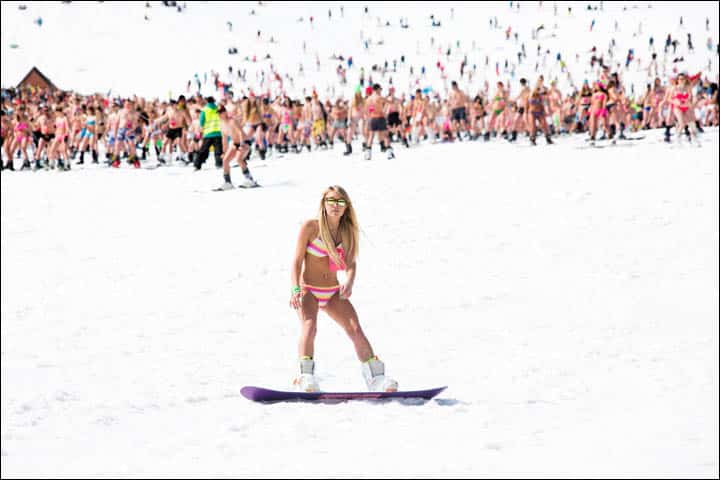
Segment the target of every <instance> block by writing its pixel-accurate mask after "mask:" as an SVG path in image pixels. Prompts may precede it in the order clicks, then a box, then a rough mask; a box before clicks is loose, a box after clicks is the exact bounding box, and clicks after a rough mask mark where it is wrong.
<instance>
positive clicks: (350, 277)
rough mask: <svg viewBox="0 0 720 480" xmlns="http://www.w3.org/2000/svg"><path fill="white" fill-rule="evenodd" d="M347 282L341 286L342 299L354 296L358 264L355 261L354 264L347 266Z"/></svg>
mask: <svg viewBox="0 0 720 480" xmlns="http://www.w3.org/2000/svg"><path fill="white" fill-rule="evenodd" d="M345 271H346V272H347V280H346V281H345V283H344V284H342V285H340V292H339V294H340V298H350V295H352V289H353V284H354V283H355V274H356V273H357V263H356V262H355V260H353V262H352V264H348V265H346V268H345Z"/></svg>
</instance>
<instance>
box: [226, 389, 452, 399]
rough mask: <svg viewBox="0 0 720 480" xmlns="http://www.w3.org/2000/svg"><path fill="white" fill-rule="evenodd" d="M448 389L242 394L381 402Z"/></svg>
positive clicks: (247, 391)
mask: <svg viewBox="0 0 720 480" xmlns="http://www.w3.org/2000/svg"><path fill="white" fill-rule="evenodd" d="M446 388H447V387H439V388H431V389H429V390H413V391H399V392H290V391H279V390H270V389H269V388H262V387H250V386H247V387H243V388H242V389H241V390H240V393H241V394H242V396H243V397H245V398H247V399H248V400H252V401H255V402H283V401H292V400H296V401H301V400H379V399H385V398H390V399H392V398H405V399H408V398H420V399H425V400H430V399H431V398H433V397H435V396H436V395H438V394H440V393H441V392H442V391H443V390H445V389H446Z"/></svg>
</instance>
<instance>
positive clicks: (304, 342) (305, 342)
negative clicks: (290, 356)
mask: <svg viewBox="0 0 720 480" xmlns="http://www.w3.org/2000/svg"><path fill="white" fill-rule="evenodd" d="M317 316H318V302H317V300H316V299H315V297H314V296H313V294H312V293H310V292H305V294H304V295H303V297H302V302H301V303H300V308H298V318H299V319H300V341H299V344H298V357H299V358H302V357H305V356H308V357H312V356H313V354H314V353H315V334H316V333H317Z"/></svg>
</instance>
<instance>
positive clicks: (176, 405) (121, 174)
mask: <svg viewBox="0 0 720 480" xmlns="http://www.w3.org/2000/svg"><path fill="white" fill-rule="evenodd" d="M656 133H659V132H652V133H651V137H652V138H648V139H646V140H645V141H643V142H633V144H632V146H627V145H625V146H618V147H615V149H614V150H609V149H602V150H578V149H577V148H578V147H579V146H581V145H583V144H584V142H583V141H582V139H581V138H579V137H578V138H573V139H568V138H560V139H559V140H558V144H557V145H556V146H553V147H538V148H537V149H534V150H531V149H529V147H525V146H510V145H508V144H506V143H504V142H497V143H490V144H482V143H480V144H479V143H471V144H468V143H463V144H456V145H441V144H438V145H427V146H424V147H422V148H413V149H411V150H404V149H399V150H398V152H397V153H398V155H397V159H396V160H394V161H388V160H386V159H384V158H383V157H381V156H380V155H376V158H375V159H374V160H373V161H370V162H364V161H362V160H360V158H359V155H355V156H353V157H350V158H346V157H340V156H339V152H337V151H329V152H314V153H313V154H311V155H309V156H308V155H304V156H302V157H295V156H289V157H285V158H272V159H270V160H268V161H267V162H266V163H264V164H259V163H258V161H254V162H251V164H250V166H251V169H252V170H253V173H254V175H255V176H256V178H258V180H259V181H260V183H262V184H263V185H265V187H264V188H260V189H254V190H235V191H231V192H223V193H215V192H211V191H210V190H211V187H213V186H215V185H217V184H218V183H219V181H220V175H219V173H218V172H217V171H215V170H214V169H212V170H203V171H201V172H199V173H192V172H190V171H187V170H185V169H183V168H180V167H177V168H175V167H171V168H166V169H157V170H139V171H136V170H134V169H130V168H126V167H125V166H124V165H123V168H121V169H120V170H114V169H102V168H97V169H96V168H92V167H90V166H88V167H86V168H85V169H84V170H83V169H80V168H79V167H78V168H75V169H74V170H73V171H72V172H69V173H64V174H59V173H57V172H38V173H10V174H8V173H7V172H3V174H2V176H1V177H0V186H1V187H2V188H1V189H0V190H1V194H2V203H1V205H2V207H1V213H2V215H1V218H2V225H1V226H2V237H1V241H2V250H1V253H2V259H1V260H2V278H1V280H2V285H3V287H2V305H1V306H2V309H1V311H2V314H1V315H2V317H1V319H2V351H1V359H2V367H1V368H2V370H1V372H2V376H1V378H2V410H1V413H2V437H1V439H2V457H1V460H2V476H3V477H4V478H5V477H7V478H11V477H31V478H38V477H47V476H53V477H60V478H70V477H73V478H75V477H116V476H117V477H123V478H146V477H147V478H155V477H199V476H201V477H205V476H208V477H230V476H232V477H251V476H260V477H267V478H270V477H276V476H280V477H285V476H288V477H326V476H327V477H350V476H353V477H407V476H410V477H444V478H453V477H508V476H533V477H561V478H576V477H588V476H603V477H604V476H608V477H615V478H627V477H630V478H633V477H643V478H646V477H654V478H658V477H682V478H693V477H694V478H700V477H702V478H707V477H713V476H715V477H716V476H717V475H718V409H717V405H718V400H719V399H718V361H717V360H718V298H719V292H720V291H719V288H718V273H719V272H718V260H719V259H718V247H719V235H718V213H719V212H718V162H717V158H718V143H719V142H718V130H717V129H709V130H708V131H707V133H705V134H704V146H703V148H702V149H696V148H694V147H685V148H666V147H665V146H664V145H662V144H661V143H660V142H659V137H658V136H657V135H656ZM531 152H532V154H531ZM233 174H234V176H235V177H237V175H238V173H237V170H233ZM330 184H341V185H343V186H345V187H346V188H347V189H348V191H349V193H350V195H351V198H352V200H353V202H354V203H355V205H356V208H357V212H358V217H359V221H360V224H361V227H362V230H363V235H362V244H361V249H362V250H361V257H360V259H359V264H358V268H359V270H358V271H359V273H358V277H357V282H356V285H355V289H354V294H353V302H354V304H355V305H356V307H357V310H358V312H359V315H360V319H361V323H362V325H363V327H364V329H365V331H366V333H367V334H368V336H369V338H370V340H371V342H372V344H373V346H374V348H375V350H376V351H377V353H378V354H379V355H380V356H381V358H383V359H384V360H385V361H386V364H387V368H388V373H390V374H391V375H393V376H395V377H396V378H397V379H398V380H399V381H400V385H401V386H402V387H403V388H407V389H412V388H423V387H430V386H439V385H448V386H449V388H448V390H447V391H446V392H444V393H443V394H442V395H441V396H440V397H439V398H437V399H436V400H434V401H431V402H428V403H426V404H423V405H416V404H412V403H387V404H382V403H381V404H377V403H363V402H356V403H340V404H330V405H327V404H320V405H315V404H287V403H286V404H274V405H262V404H256V403H252V402H250V401H248V400H246V399H244V398H242V397H241V396H240V394H239V391H240V387H241V386H243V385H264V386H269V387H275V388H283V387H286V386H287V385H288V382H289V381H290V379H291V378H292V375H293V374H294V372H295V369H296V342H297V336H298V322H297V319H296V317H295V313H294V312H293V311H292V310H291V309H290V308H289V306H288V304H287V302H288V298H289V297H288V291H289V267H290V262H291V256H292V252H293V249H294V242H295V239H296V235H297V232H298V229H299V226H300V224H301V222H302V221H303V220H305V219H307V218H310V217H313V216H314V215H315V208H316V206H317V203H318V200H319V196H320V194H321V193H322V190H323V189H324V188H325V187H327V186H328V185H330ZM316 345H317V348H316V359H317V362H318V374H319V376H320V378H321V382H322V385H323V387H324V388H325V389H327V390H334V389H343V390H346V389H348V390H356V389H358V388H361V385H362V380H361V377H360V372H359V364H358V362H357V360H356V359H355V358H354V353H353V349H352V346H351V343H350V341H349V340H348V339H347V338H346V337H345V335H344V333H342V332H341V331H340V329H339V328H338V327H337V326H336V325H334V324H333V323H332V321H330V320H329V318H328V317H326V316H324V315H322V314H321V316H320V319H319V332H318V337H317V343H316Z"/></svg>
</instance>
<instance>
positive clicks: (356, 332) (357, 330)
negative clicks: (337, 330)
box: [303, 294, 374, 362]
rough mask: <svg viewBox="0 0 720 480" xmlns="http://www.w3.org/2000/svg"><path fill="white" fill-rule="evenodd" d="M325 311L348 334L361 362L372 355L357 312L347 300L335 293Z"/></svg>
mask: <svg viewBox="0 0 720 480" xmlns="http://www.w3.org/2000/svg"><path fill="white" fill-rule="evenodd" d="M304 303H305V302H303V304H304ZM325 312H326V313H327V314H328V316H330V318H332V319H333V320H335V322H337V323H338V325H340V326H341V327H342V328H343V330H345V333H347V334H348V336H349V337H350V340H351V341H352V342H353V345H354V346H355V353H356V354H357V357H358V359H359V360H360V361H361V362H365V361H367V360H368V359H369V358H371V357H373V355H374V354H373V349H372V347H371V346H370V342H369V341H368V339H367V337H365V333H364V332H363V330H362V327H360V321H359V320H358V315H357V312H356V311H355V308H354V307H353V305H352V303H350V301H349V300H347V299H343V298H340V296H339V295H337V294H336V295H333V296H332V298H330V301H329V302H328V303H327V305H326V306H325ZM316 317H317V316H316Z"/></svg>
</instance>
